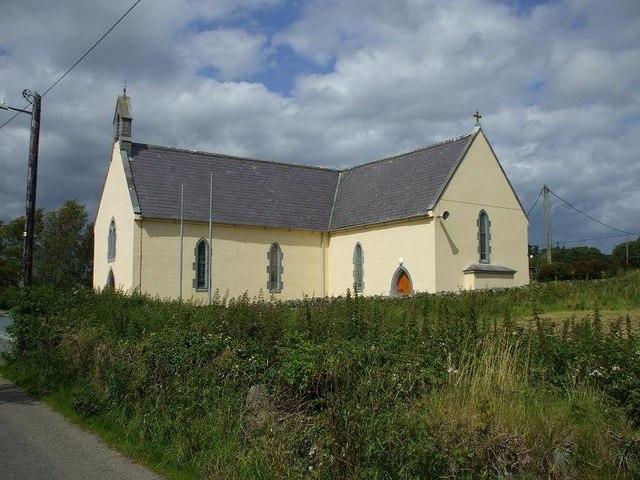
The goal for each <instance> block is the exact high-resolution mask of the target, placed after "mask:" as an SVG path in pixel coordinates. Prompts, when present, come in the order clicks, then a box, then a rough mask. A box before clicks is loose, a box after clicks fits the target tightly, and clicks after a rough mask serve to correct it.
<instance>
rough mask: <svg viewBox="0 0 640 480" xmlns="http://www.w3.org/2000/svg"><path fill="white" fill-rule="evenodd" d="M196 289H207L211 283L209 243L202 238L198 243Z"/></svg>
mask: <svg viewBox="0 0 640 480" xmlns="http://www.w3.org/2000/svg"><path fill="white" fill-rule="evenodd" d="M195 267H196V290H207V286H208V285H209V278H208V277H209V275H208V273H209V244H208V243H207V241H206V240H204V239H202V240H200V241H199V242H198V244H197V245H196V263H195Z"/></svg>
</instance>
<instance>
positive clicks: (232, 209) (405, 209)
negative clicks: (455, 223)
mask: <svg viewBox="0 0 640 480" xmlns="http://www.w3.org/2000/svg"><path fill="white" fill-rule="evenodd" d="M475 133H476V131H474V132H472V133H471V134H469V135H465V136H463V137H459V138H455V139H452V140H448V141H445V142H440V143H437V144H434V145H430V146H427V147H424V148H421V149H418V150H415V151H412V152H408V153H404V154H401V155H396V156H393V157H389V158H385V159H382V160H378V161H375V162H371V163H366V164H364V165H360V166H357V167H352V168H348V169H345V170H342V171H340V170H334V169H329V168H320V167H311V166H305V165H293V164H288V163H278V162H270V161H265V160H256V159H250V158H242V157H235V156H229V155H221V154H213V153H204V152H194V151H189V150H179V149H175V148H167V147H160V146H154V145H147V144H142V143H133V144H132V147H131V153H130V155H129V165H130V167H131V176H132V182H133V187H134V188H135V192H136V194H137V198H138V203H139V208H140V213H141V215H142V216H143V217H147V218H165V219H179V218H180V186H181V185H184V218H185V219H186V220H196V221H208V219H209V179H210V174H213V220H214V222H217V223H227V224H236V225H251V226H264V227H283V228H295V229H303V230H316V231H328V230H336V229H341V228H346V227H352V226H361V225H369V224H375V223H380V222H385V221H392V220H399V219H404V218H411V217H416V216H420V215H425V214H426V213H427V212H428V210H430V209H431V208H433V206H434V204H435V203H436V201H437V200H438V198H439V196H440V194H441V193H442V191H443V190H444V188H445V186H446V184H447V182H448V181H449V178H450V177H451V175H452V174H453V172H454V170H455V169H456V167H457V166H458V164H459V163H460V160H461V159H462V157H463V156H464V153H465V152H466V150H467V148H468V146H469V144H470V142H471V140H472V139H473V137H474V136H475Z"/></svg>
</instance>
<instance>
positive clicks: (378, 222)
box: [329, 210, 430, 232]
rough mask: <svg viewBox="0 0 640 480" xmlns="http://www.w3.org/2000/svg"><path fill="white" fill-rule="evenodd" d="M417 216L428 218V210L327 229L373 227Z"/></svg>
mask: <svg viewBox="0 0 640 480" xmlns="http://www.w3.org/2000/svg"><path fill="white" fill-rule="evenodd" d="M419 218H430V215H429V211H428V210H427V211H425V212H421V213H416V214H414V215H410V216H403V215H401V216H399V217H393V218H388V219H385V220H376V221H372V222H364V223H355V224H352V225H344V226H342V227H337V228H333V227H332V228H331V229H330V230H329V231H330V232H339V231H342V230H352V229H355V228H366V227H375V226H378V225H388V224H390V223H397V222H402V221H405V220H406V221H410V220H416V219H419Z"/></svg>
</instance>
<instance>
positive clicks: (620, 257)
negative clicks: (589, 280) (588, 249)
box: [611, 237, 640, 268]
mask: <svg viewBox="0 0 640 480" xmlns="http://www.w3.org/2000/svg"><path fill="white" fill-rule="evenodd" d="M611 256H612V257H613V258H614V261H615V262H616V263H617V264H618V265H624V266H626V259H627V245H625V243H624V242H623V243H621V244H619V245H616V246H615V247H614V249H613V252H611ZM629 267H631V268H640V237H638V238H637V239H636V240H630V241H629Z"/></svg>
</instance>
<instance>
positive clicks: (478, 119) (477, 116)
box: [473, 110, 482, 127]
mask: <svg viewBox="0 0 640 480" xmlns="http://www.w3.org/2000/svg"><path fill="white" fill-rule="evenodd" d="M473 118H475V119H476V127H479V126H480V119H481V118H482V115H480V112H479V111H478V110H476V113H474V114H473Z"/></svg>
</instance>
